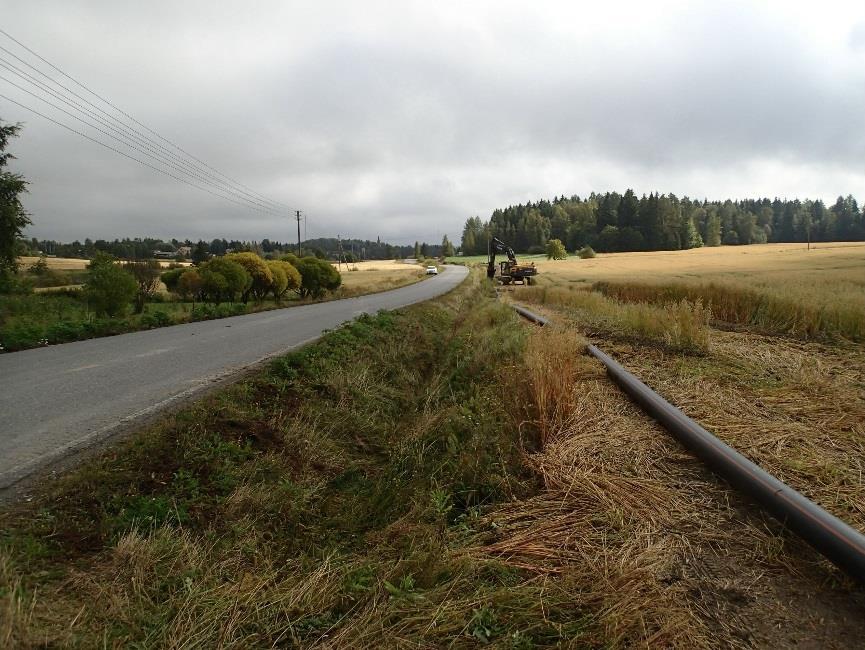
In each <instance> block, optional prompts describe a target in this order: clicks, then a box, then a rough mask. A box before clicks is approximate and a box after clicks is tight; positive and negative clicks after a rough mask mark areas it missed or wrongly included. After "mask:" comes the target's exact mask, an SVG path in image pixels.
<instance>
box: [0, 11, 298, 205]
mask: <svg viewBox="0 0 865 650" xmlns="http://www.w3.org/2000/svg"><path fill="white" fill-rule="evenodd" d="M0 34H3V35H4V36H5V37H6V38H8V39H9V40H10V41H12V42H14V43H17V44H18V45H19V46H20V47H22V48H23V49H24V50H26V51H27V52H29V53H30V54H32V55H33V56H35V57H36V58H37V59H39V60H40V61H42V62H43V63H44V64H45V65H47V66H49V67H50V68H52V69H53V70H55V71H57V72H59V73H60V74H61V75H63V76H64V77H66V78H67V79H69V80H70V81H72V82H73V83H75V84H76V85H78V86H79V87H81V88H83V89H84V90H86V91H87V92H88V93H90V94H91V95H93V96H94V97H96V98H97V99H99V101H101V102H103V103H104V104H106V105H108V106H110V107H111V108H113V109H114V110H115V111H117V112H118V113H120V114H121V115H123V116H124V117H126V118H128V119H130V120H132V121H133V122H135V124H137V125H138V126H140V127H141V128H143V129H145V130H147V131H148V132H150V133H152V134H153V135H155V136H156V137H157V138H159V139H160V140H162V141H163V142H166V143H168V144H170V145H171V146H172V147H174V148H175V149H177V150H178V151H180V152H181V153H183V154H185V155H187V156H189V157H190V158H192V159H193V160H196V161H197V162H199V163H201V164H202V165H204V166H205V167H207V168H208V169H210V170H211V171H213V172H215V173H217V174H219V175H220V176H222V177H223V178H225V179H226V180H228V181H231V182H232V183H237V184H238V185H240V186H241V187H244V188H245V189H247V190H249V191H250V192H253V193H255V194H258V192H255V190H253V189H252V188H251V187H248V186H246V185H244V184H243V183H241V182H240V181H237V180H234V179H233V178H231V177H230V176H226V175H225V174H223V173H222V172H220V171H219V170H218V169H215V168H213V167H211V166H210V165H208V164H207V163H206V162H204V161H203V160H200V159H199V158H196V157H195V156H193V155H192V154H191V153H189V152H188V151H186V150H185V149H183V148H181V147H180V145H178V144H176V143H174V142H172V141H171V140H169V139H168V138H165V137H163V136H162V135H160V134H159V133H157V132H156V131H154V130H153V129H151V128H150V127H148V126H147V125H146V124H142V123H141V122H139V121H138V120H136V119H135V118H134V117H132V116H131V115H129V114H128V113H126V112H125V111H123V110H122V109H121V108H119V107H117V106H115V105H114V104H112V103H111V102H110V101H108V100H107V99H105V98H104V97H102V96H101V95H100V94H98V93H97V92H95V91H93V90H91V89H90V88H89V87H88V86H86V85H85V84H84V83H82V82H80V81H78V80H77V79H76V78H75V77H73V76H72V75H70V74H67V73H66V72H64V71H63V70H61V69H60V68H58V67H57V66H56V65H54V64H53V63H51V62H50V61H49V60H47V59H46V58H44V57H43V56H41V55H40V54H38V53H37V52H34V51H33V50H32V49H30V48H29V47H27V46H26V45H25V44H24V43H22V42H21V41H19V40H18V39H17V38H15V37H14V36H12V35H11V34H10V33H9V32H7V31H5V30H4V29H2V28H0ZM55 83H59V82H56V81H55ZM259 197H260V198H262V199H266V200H268V201H270V199H267V197H264V196H261V195H259ZM273 203H276V204H277V205H279V206H281V207H283V208H285V209H288V210H290V209H291V208H289V206H287V205H285V204H284V203H281V202H279V201H273Z"/></svg>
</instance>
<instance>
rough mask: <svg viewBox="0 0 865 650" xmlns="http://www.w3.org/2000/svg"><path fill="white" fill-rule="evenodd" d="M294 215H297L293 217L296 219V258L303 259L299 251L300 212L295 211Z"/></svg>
mask: <svg viewBox="0 0 865 650" xmlns="http://www.w3.org/2000/svg"><path fill="white" fill-rule="evenodd" d="M294 213H295V214H296V215H297V216H296V217H295V219H297V256H298V257H303V255H301V250H300V210H295V211H294Z"/></svg>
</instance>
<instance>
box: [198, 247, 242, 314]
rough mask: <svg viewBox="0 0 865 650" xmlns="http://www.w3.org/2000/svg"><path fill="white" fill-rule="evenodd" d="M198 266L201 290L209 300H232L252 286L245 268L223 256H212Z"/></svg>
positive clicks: (217, 301) (216, 301) (218, 301)
mask: <svg viewBox="0 0 865 650" xmlns="http://www.w3.org/2000/svg"><path fill="white" fill-rule="evenodd" d="M199 268H200V271H199V275H200V276H201V292H202V294H203V295H204V296H205V297H206V298H207V299H208V300H210V301H211V302H215V303H220V302H223V301H224V300H228V301H230V302H231V301H234V299H235V298H237V297H238V295H242V294H245V293H246V292H247V290H249V288H250V286H252V277H251V276H250V275H249V273H247V272H246V269H244V268H243V267H242V266H241V265H240V264H238V263H237V262H233V261H231V260H229V259H226V258H225V257H214V258H213V259H212V260H210V261H209V262H205V263H204V264H202V265H201V266H200V267H199Z"/></svg>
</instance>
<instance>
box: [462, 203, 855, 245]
mask: <svg viewBox="0 0 865 650" xmlns="http://www.w3.org/2000/svg"><path fill="white" fill-rule="evenodd" d="M491 236H495V237H499V238H500V239H503V240H504V241H506V242H508V243H509V244H511V246H513V247H514V248H515V249H516V250H518V251H521V252H532V253H542V252H544V250H545V246H546V243H547V241H548V240H550V239H558V240H560V241H561V242H563V243H564V245H565V246H566V247H567V248H568V249H569V250H578V249H580V248H583V247H584V246H591V247H593V248H594V249H596V250H598V251H602V252H615V251H640V250H679V249H686V248H695V247H698V246H704V245H705V246H720V245H722V244H727V245H734V244H758V243H766V242H806V241H861V240H865V214H863V212H862V211H861V210H860V209H859V206H858V204H857V202H856V199H854V198H853V197H852V196H846V197H843V196H839V197H838V199H837V201H836V202H835V203H834V205H832V206H831V207H829V208H827V207H826V206H825V204H824V203H823V202H822V201H820V200H817V201H811V200H805V201H800V200H799V199H795V200H782V199H778V198H776V199H774V200H770V199H767V198H764V199H744V200H739V201H732V200H730V199H727V200H726V201H707V200H703V201H694V200H691V199H689V198H688V197H684V198H682V199H680V198H678V197H676V196H675V195H673V194H667V195H664V194H655V193H652V194H649V195H648V196H646V195H643V196H642V197H639V198H638V197H637V196H636V194H634V192H633V190H630V189H629V190H627V191H626V192H625V193H624V194H618V193H617V192H607V193H606V194H591V195H590V196H589V197H588V198H585V199H583V198H580V197H579V196H572V197H571V198H565V197H564V196H562V197H560V198H557V199H554V200H553V201H538V202H537V203H527V204H525V205H522V204H520V205H517V206H510V207H508V208H504V209H497V210H495V211H494V212H493V214H492V216H491V217H490V220H489V221H488V222H486V223H484V222H483V221H481V219H480V218H478V217H471V218H469V219H468V220H467V221H466V223H465V226H464V228H463V233H462V242H461V247H460V248H461V250H462V252H463V254H465V255H481V254H484V253H486V246H487V241H488V240H489V238H490V237H491Z"/></svg>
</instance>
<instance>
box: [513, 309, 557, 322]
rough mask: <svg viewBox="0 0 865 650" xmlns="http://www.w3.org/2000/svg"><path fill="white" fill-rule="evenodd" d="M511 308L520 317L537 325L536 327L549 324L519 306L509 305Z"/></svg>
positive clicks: (544, 319)
mask: <svg viewBox="0 0 865 650" xmlns="http://www.w3.org/2000/svg"><path fill="white" fill-rule="evenodd" d="M511 307H513V308H514V311H516V312H517V313H518V314H519V315H520V316H522V317H523V318H526V319H528V320H530V321H532V322H533V323H537V324H538V325H541V326H544V325H546V324H547V323H549V322H550V321H548V320H547V319H546V318H544V317H543V316H538V315H537V314H536V313H534V312H531V311H529V310H528V309H526V308H525V307H520V306H519V305H511Z"/></svg>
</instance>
